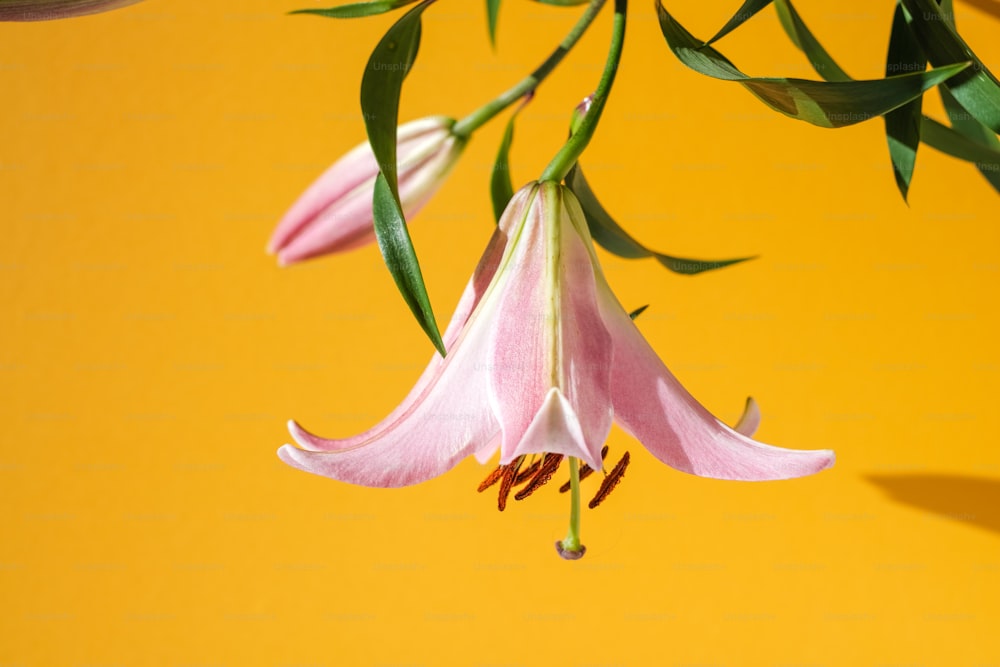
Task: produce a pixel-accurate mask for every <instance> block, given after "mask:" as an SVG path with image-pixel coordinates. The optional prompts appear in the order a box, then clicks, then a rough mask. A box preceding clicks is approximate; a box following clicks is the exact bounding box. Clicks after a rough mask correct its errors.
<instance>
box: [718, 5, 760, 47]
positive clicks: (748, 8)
mask: <svg viewBox="0 0 1000 667" xmlns="http://www.w3.org/2000/svg"><path fill="white" fill-rule="evenodd" d="M769 4H771V0H745V2H744V3H743V5H742V6H741V7H740V8H739V9H737V10H736V13H735V14H733V18H731V19H729V21H727V22H726V25H724V26H722V28H721V29H720V30H719V32H717V33H715V36H714V37H712V39H710V40H708V41H707V42H705V44H713V43H715V42H717V41H719V40H720V39H722V38H723V37H725V36H726V35H728V34H729V33H731V32H732V31H733V30H736V29H737V28H739V27H740V26H741V25H743V23H744V22H745V21H748V20H749V19H751V18H752V17H753V16H754V14H756V13H757V12H759V11H760V10H762V9H764V8H765V7H767V6H768V5H769Z"/></svg>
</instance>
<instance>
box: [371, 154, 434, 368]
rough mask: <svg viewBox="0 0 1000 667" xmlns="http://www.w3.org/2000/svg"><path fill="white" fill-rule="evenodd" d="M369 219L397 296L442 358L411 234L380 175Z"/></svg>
mask: <svg viewBox="0 0 1000 667" xmlns="http://www.w3.org/2000/svg"><path fill="white" fill-rule="evenodd" d="M372 215H373V217H374V219H375V238H376V239H377V240H378V247H379V249H380V250H381V251H382V257H383V259H385V265H386V266H387V267H388V268H389V273H391V274H392V279H393V280H395V281H396V287H398V288H399V293H400V294H402V295H403V299H404V300H405V301H406V305H408V306H409V307H410V310H411V311H412V312H413V315H414V317H416V318H417V322H418V323H419V324H420V327H421V328H422V329H423V330H424V333H426V334H427V337H428V338H430V340H431V342H432V343H433V344H434V347H436V348H437V351H438V352H440V353H441V356H444V355H445V349H444V342H443V341H442V340H441V332H440V331H439V330H438V326H437V321H436V320H435V319H434V311H433V310H432V309H431V303H430V298H429V297H428V296H427V288H426V287H425V285H424V278H423V274H422V273H421V272H420V264H419V262H417V255H416V253H415V252H414V251H413V242H412V241H411V240H410V233H409V232H408V231H407V229H406V221H405V220H404V219H403V211H402V209H401V208H400V207H399V201H398V199H397V198H396V197H395V195H393V193H392V191H391V190H390V188H389V183H388V181H387V180H386V177H385V174H379V175H378V177H377V178H376V179H375V193H374V195H373V197H372Z"/></svg>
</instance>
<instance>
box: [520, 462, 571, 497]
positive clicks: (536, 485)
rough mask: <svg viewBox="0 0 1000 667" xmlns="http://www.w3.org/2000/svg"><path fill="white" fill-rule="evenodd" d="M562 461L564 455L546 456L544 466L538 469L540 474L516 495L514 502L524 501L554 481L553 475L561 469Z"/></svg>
mask: <svg viewBox="0 0 1000 667" xmlns="http://www.w3.org/2000/svg"><path fill="white" fill-rule="evenodd" d="M562 460H563V455H562V454H546V455H545V458H544V459H542V465H541V467H540V468H539V469H538V474H536V475H535V476H534V477H532V478H531V481H530V482H528V484H527V485H526V486H525V487H524V488H523V489H521V490H520V491H518V492H517V493H515V494H514V500H524V499H525V498H527V497H528V496H530V495H531V494H532V493H534V492H535V491H537V490H538V489H540V488H541V486H542V485H543V484H545V483H546V482H548V481H549V480H550V479H552V475H554V474H555V473H556V470H558V469H559V464H560V463H562Z"/></svg>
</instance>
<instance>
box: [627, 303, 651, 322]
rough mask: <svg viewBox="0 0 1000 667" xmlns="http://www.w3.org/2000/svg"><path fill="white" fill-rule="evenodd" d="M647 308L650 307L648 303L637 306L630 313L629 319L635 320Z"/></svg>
mask: <svg viewBox="0 0 1000 667" xmlns="http://www.w3.org/2000/svg"><path fill="white" fill-rule="evenodd" d="M647 308H649V304H648V303H647V304H646V305H645V306H639V307H638V308H636V309H635V310H633V311H632V312H631V313H629V314H628V316H629V319H631V320H634V319H635V318H637V317H639V316H640V315H642V314H643V313H644V312H646V309H647Z"/></svg>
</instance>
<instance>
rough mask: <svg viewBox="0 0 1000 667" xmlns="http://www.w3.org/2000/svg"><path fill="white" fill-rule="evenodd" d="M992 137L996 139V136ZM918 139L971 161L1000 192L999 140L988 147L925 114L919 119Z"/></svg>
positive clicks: (949, 153)
mask: <svg viewBox="0 0 1000 667" xmlns="http://www.w3.org/2000/svg"><path fill="white" fill-rule="evenodd" d="M990 136H992V135H990ZM993 138H994V140H996V137H993ZM920 140H921V141H923V142H924V143H925V144H927V145H928V146H930V147H931V148H935V149H937V150H939V151H941V152H942V153H947V154H948V155H951V156H952V157H957V158H958V159H960V160H966V161H968V162H972V163H973V164H975V166H976V167H977V168H978V169H979V171H980V173H982V175H983V177H984V178H986V180H987V181H989V182H990V185H992V186H993V188H994V189H995V190H996V191H997V192H1000V141H998V142H997V144H995V145H994V146H993V147H990V146H988V145H986V144H984V143H981V142H979V141H976V140H974V139H970V138H969V137H968V136H966V135H964V134H962V133H961V132H958V131H957V130H955V129H953V128H950V127H948V126H947V125H943V124H941V123H939V122H937V121H936V120H934V119H933V118H928V117H927V116H924V117H923V118H922V119H921V123H920Z"/></svg>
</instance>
